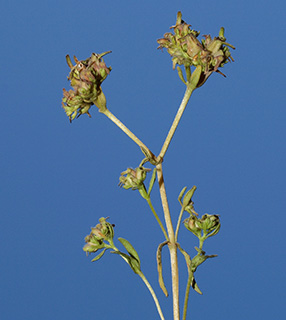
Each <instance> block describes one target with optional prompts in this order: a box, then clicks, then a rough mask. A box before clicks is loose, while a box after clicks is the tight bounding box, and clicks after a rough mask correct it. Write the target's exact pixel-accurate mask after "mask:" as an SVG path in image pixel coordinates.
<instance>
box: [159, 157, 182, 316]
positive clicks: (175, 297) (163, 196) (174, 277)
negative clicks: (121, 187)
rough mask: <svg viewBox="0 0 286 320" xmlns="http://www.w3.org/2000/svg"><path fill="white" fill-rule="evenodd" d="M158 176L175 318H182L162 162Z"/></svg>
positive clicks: (175, 249)
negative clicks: (167, 241) (167, 237)
mask: <svg viewBox="0 0 286 320" xmlns="http://www.w3.org/2000/svg"><path fill="white" fill-rule="evenodd" d="M156 169H157V177H158V183H159V189H160V196H161V201H162V206H163V211H164V216H165V222H166V226H167V231H168V236H169V243H168V247H169V251H170V258H171V272H172V292H173V315H174V320H180V307H179V269H178V257H177V246H176V241H175V233H174V229H173V224H172V220H171V215H170V210H169V205H168V200H167V194H166V189H165V184H164V178H163V171H162V164H161V163H160V164H158V165H157V166H156Z"/></svg>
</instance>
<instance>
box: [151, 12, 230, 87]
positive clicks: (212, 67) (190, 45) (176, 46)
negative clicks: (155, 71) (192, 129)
mask: <svg viewBox="0 0 286 320" xmlns="http://www.w3.org/2000/svg"><path fill="white" fill-rule="evenodd" d="M171 29H173V30H174V34H173V33H171V32H168V33H165V34H164V37H163V38H162V39H159V40H157V42H158V43H159V47H158V48H159V49H163V48H166V49H167V51H168V53H169V54H170V55H171V57H172V61H173V69H175V66H176V65H183V66H185V67H190V66H195V67H196V66H199V65H200V66H201V67H202V75H201V79H200V81H199V83H198V86H197V87H199V86H201V85H202V84H203V83H204V82H205V81H206V80H207V78H208V77H209V76H210V75H211V74H212V73H213V72H219V73H221V72H220V71H219V70H218V68H219V67H223V65H224V64H226V63H227V62H228V61H231V60H232V61H233V58H232V56H231V53H230V51H229V47H230V48H232V49H235V48H234V47H233V46H232V45H230V44H228V43H226V42H225V41H226V38H225V37H224V28H221V29H220V32H219V36H218V37H214V38H213V39H212V38H211V36H210V35H205V36H204V37H205V39H203V40H201V41H199V40H198V35H199V34H200V33H199V32H198V31H195V30H193V29H191V28H190V25H189V24H187V23H186V22H184V21H183V20H182V14H181V12H178V15H177V22H176V25H175V26H172V27H171ZM221 74H222V73H221Z"/></svg>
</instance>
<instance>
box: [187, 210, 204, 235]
mask: <svg viewBox="0 0 286 320" xmlns="http://www.w3.org/2000/svg"><path fill="white" fill-rule="evenodd" d="M184 226H185V227H186V228H187V229H188V230H189V231H191V232H192V233H193V234H194V235H195V236H197V237H198V238H200V237H201V231H202V229H201V227H200V221H199V219H198V218H197V217H196V216H194V215H191V216H190V217H189V218H187V219H186V220H185V221H184Z"/></svg>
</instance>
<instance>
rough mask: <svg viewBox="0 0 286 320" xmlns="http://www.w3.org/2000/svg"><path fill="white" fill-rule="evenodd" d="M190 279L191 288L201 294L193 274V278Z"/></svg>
mask: <svg viewBox="0 0 286 320" xmlns="http://www.w3.org/2000/svg"><path fill="white" fill-rule="evenodd" d="M191 281H192V284H191V286H192V288H193V289H194V290H195V291H196V292H197V293H199V294H203V293H202V291H201V290H200V288H199V287H198V284H197V282H196V280H195V278H194V276H193V278H192V280H191Z"/></svg>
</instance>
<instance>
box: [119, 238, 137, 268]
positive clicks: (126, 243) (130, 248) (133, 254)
mask: <svg viewBox="0 0 286 320" xmlns="http://www.w3.org/2000/svg"><path fill="white" fill-rule="evenodd" d="M118 240H119V241H120V242H121V243H122V244H123V246H124V248H125V249H126V250H127V252H128V253H129V254H130V256H131V257H133V258H135V259H136V260H137V262H138V264H139V267H140V259H139V255H138V253H137V251H136V250H135V249H134V248H133V246H132V244H131V243H130V242H129V241H128V240H126V239H123V238H118Z"/></svg>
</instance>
